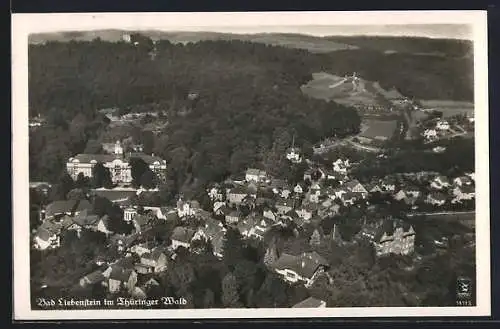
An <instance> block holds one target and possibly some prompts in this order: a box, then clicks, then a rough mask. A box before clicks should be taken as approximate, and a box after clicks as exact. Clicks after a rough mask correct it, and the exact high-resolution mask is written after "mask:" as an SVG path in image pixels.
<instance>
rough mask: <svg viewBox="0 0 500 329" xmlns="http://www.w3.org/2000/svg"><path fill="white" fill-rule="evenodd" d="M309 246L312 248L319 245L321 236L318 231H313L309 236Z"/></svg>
mask: <svg viewBox="0 0 500 329" xmlns="http://www.w3.org/2000/svg"><path fill="white" fill-rule="evenodd" d="M309 244H310V245H311V246H312V247H313V248H314V247H318V246H319V245H320V244H321V236H320V234H319V231H318V229H315V230H314V231H313V233H312V235H311V238H310V240H309Z"/></svg>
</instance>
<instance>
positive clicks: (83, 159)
mask: <svg viewBox="0 0 500 329" xmlns="http://www.w3.org/2000/svg"><path fill="white" fill-rule="evenodd" d="M118 158H120V156H118V155H114V154H85V153H82V154H77V155H75V156H74V157H73V158H70V161H71V160H73V161H74V160H78V161H79V162H80V163H90V161H92V160H95V161H96V162H102V163H105V162H111V161H113V160H114V159H118Z"/></svg>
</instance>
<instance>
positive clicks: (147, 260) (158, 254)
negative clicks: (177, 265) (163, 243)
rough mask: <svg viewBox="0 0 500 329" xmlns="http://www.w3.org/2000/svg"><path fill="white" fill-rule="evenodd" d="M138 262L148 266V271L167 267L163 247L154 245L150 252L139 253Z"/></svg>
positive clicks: (154, 271) (153, 271) (156, 271)
mask: <svg viewBox="0 0 500 329" xmlns="http://www.w3.org/2000/svg"><path fill="white" fill-rule="evenodd" d="M140 264H141V265H143V266H147V267H149V268H150V272H149V273H159V272H163V271H165V270H166V269H167V256H166V255H165V253H164V252H163V248H160V247H156V248H154V249H153V250H152V251H151V252H147V253H144V254H142V255H141V262H140Z"/></svg>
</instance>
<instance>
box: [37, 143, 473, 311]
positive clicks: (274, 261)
mask: <svg viewBox="0 0 500 329" xmlns="http://www.w3.org/2000/svg"><path fill="white" fill-rule="evenodd" d="M287 159H288V160H289V161H290V162H291V163H292V165H293V164H296V163H300V162H301V161H303V159H302V157H301V155H300V151H299V150H298V149H297V148H294V147H292V148H290V149H288V151H287ZM307 163H308V164H309V165H308V168H307V169H306V170H305V172H304V175H303V179H302V180H301V181H299V182H297V183H295V184H293V185H291V184H289V183H288V182H287V181H284V180H281V179H277V178H274V177H271V176H270V175H268V174H267V173H266V172H265V171H264V170H261V169H257V168H249V169H248V170H247V171H246V172H245V175H244V178H242V179H239V180H238V179H228V180H226V181H225V182H223V183H217V184H212V185H211V186H209V187H208V188H207V191H206V193H207V195H208V197H209V199H210V200H211V204H210V206H211V209H203V207H202V206H201V205H200V203H199V202H198V201H197V200H184V198H183V197H182V196H181V197H179V199H178V201H177V203H176V204H175V206H169V207H137V206H135V205H131V204H127V203H125V204H120V206H121V207H122V209H123V221H124V222H126V223H130V224H131V225H132V227H133V230H132V232H131V233H130V234H129V235H121V234H116V233H114V232H112V229H111V228H110V225H109V218H108V217H107V216H106V215H105V216H102V217H100V216H97V215H95V214H93V213H92V205H91V204H90V203H89V202H88V201H86V200H82V201H74V200H64V201H56V202H53V203H52V204H50V205H48V206H47V207H46V208H45V209H44V210H43V211H42V212H41V218H40V219H41V220H42V225H41V226H40V227H39V228H38V230H37V231H36V233H35V237H34V246H35V247H36V248H38V249H40V250H45V249H53V248H58V247H60V245H61V243H60V236H61V233H62V232H64V231H65V230H75V231H76V232H77V234H79V232H80V231H81V230H84V229H85V230H93V231H98V232H102V233H104V234H106V236H107V237H108V241H109V243H110V247H112V248H115V249H116V250H117V251H118V253H119V255H120V257H119V258H118V259H105V260H104V259H97V260H95V262H96V264H97V265H98V266H99V268H98V269H97V270H95V271H93V272H91V273H88V274H87V275H85V276H84V277H83V278H81V280H80V281H79V285H80V286H82V287H87V286H92V285H95V284H99V285H102V286H104V287H106V288H107V290H108V292H109V293H117V292H119V291H126V292H127V293H128V294H130V295H132V296H136V297H141V296H142V297H144V296H147V294H148V291H150V290H151V289H153V288H154V287H157V286H158V278H157V276H156V275H157V274H158V273H162V272H164V271H168V267H169V263H170V262H171V261H174V260H175V258H176V254H177V251H178V249H179V248H184V249H187V250H189V251H190V252H199V250H201V249H200V248H202V247H203V246H207V245H210V246H211V248H210V250H212V252H213V254H214V255H215V256H216V257H218V258H223V249H224V241H225V235H226V232H227V230H228V229H229V228H233V229H236V230H238V231H239V232H240V233H241V236H242V237H243V238H244V239H255V240H260V241H265V239H264V238H265V236H266V233H267V232H269V230H271V229H272V228H273V227H277V226H278V227H287V226H288V227H293V228H294V232H296V233H297V234H300V232H305V231H306V230H305V228H306V227H310V226H312V227H314V231H313V235H317V236H320V238H321V239H325V238H327V239H337V238H338V235H339V233H338V229H337V225H334V228H333V229H332V232H331V233H329V234H328V233H326V232H323V230H322V229H321V228H320V226H321V225H319V224H320V223H321V222H322V221H323V220H324V219H325V218H331V217H334V216H337V215H342V211H344V210H345V209H348V208H349V207H355V206H359V205H360V204H363V205H367V206H372V207H374V206H375V205H370V200H371V196H373V195H374V194H380V195H386V196H390V197H392V198H393V199H394V200H397V201H402V202H405V203H406V204H407V205H408V206H409V207H411V208H408V209H414V210H418V209H417V208H418V204H419V203H418V201H419V200H420V201H423V202H425V203H428V204H431V205H433V206H437V207H442V206H444V205H445V203H446V202H448V201H449V202H450V203H459V202H461V201H463V200H471V199H473V198H474V174H473V173H471V174H468V175H464V176H460V177H455V178H451V179H450V178H447V177H444V176H441V175H430V174H409V176H411V177H392V176H391V177H386V178H384V179H380V180H374V181H371V182H368V183H361V182H360V181H359V180H357V179H356V178H355V177H352V174H351V169H352V167H353V164H352V163H351V162H350V161H349V159H342V158H341V159H337V160H336V161H334V162H333V163H332V164H331V166H329V167H328V168H325V166H321V165H316V164H313V163H311V162H309V161H308V162H307ZM413 181H419V182H420V183H422V182H424V183H425V184H423V185H422V184H420V185H419V186H417V185H414V184H413V183H412V182H413ZM164 222H175V223H176V225H175V228H174V229H173V230H172V232H171V235H170V236H169V237H166V238H168V239H166V240H165V241H168V242H162V243H158V242H157V241H156V240H148V239H146V241H145V238H144V237H145V236H147V232H148V231H150V230H152V229H154V228H155V227H156V226H157V225H159V224H161V223H164ZM356 238H359V239H367V240H368V241H370V242H371V244H372V245H373V246H374V249H375V252H376V255H377V256H384V255H388V254H400V255H410V254H412V252H413V251H414V247H415V231H414V229H413V227H411V226H410V225H408V224H406V223H405V222H403V221H401V220H399V219H390V220H385V221H381V222H380V223H376V224H373V222H372V224H365V225H363V227H362V229H361V231H360V232H359V233H358V234H357V236H356ZM311 239H312V237H311ZM199 242H203V243H199ZM267 252H268V253H271V254H272V256H273V257H270V260H269V259H268V262H267V263H266V265H267V266H268V269H269V270H270V271H273V272H275V273H277V274H278V275H280V276H281V277H282V278H283V280H284V281H286V282H289V283H292V284H297V283H300V284H303V285H304V286H305V287H310V286H311V285H312V284H313V283H314V282H315V280H316V279H317V278H318V277H319V276H321V275H327V276H328V269H329V268H330V264H329V262H328V260H326V259H325V258H324V257H322V256H321V255H320V254H318V253H317V252H315V251H312V252H303V253H301V254H297V255H295V254H288V253H282V254H280V255H279V254H278V253H277V251H276V250H273V247H270V246H267ZM299 304H300V303H299ZM299 304H298V305H295V306H294V307H306V306H301V305H302V304H301V305H299ZM309 304H311V305H312V304H314V305H316V306H314V307H323V306H324V302H323V301H319V300H315V299H314V298H313V299H311V300H306V301H304V305H309Z"/></svg>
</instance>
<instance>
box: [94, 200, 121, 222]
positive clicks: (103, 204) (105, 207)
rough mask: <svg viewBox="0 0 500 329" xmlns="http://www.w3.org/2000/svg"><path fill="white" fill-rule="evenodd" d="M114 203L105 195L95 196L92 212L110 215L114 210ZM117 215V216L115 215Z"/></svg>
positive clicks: (99, 214)
mask: <svg viewBox="0 0 500 329" xmlns="http://www.w3.org/2000/svg"><path fill="white" fill-rule="evenodd" d="M113 209H114V207H113V203H112V202H111V201H110V200H109V199H107V198H104V197H101V196H98V195H96V196H94V197H93V200H92V212H93V213H94V214H96V215H98V216H104V215H108V216H109V214H110V213H111V212H112V211H113ZM113 217H116V216H113Z"/></svg>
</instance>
